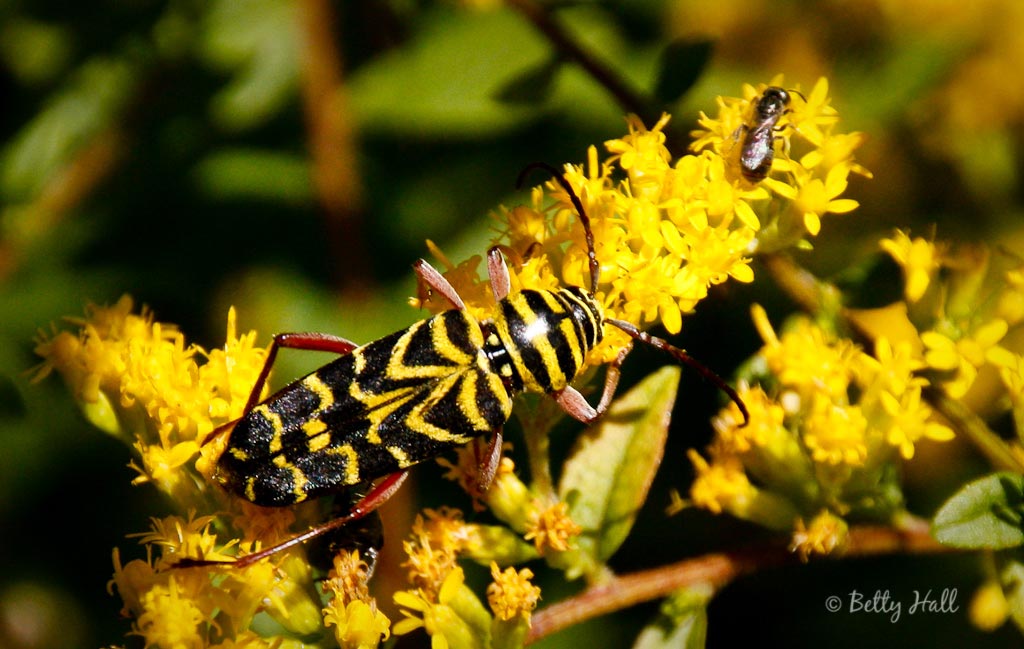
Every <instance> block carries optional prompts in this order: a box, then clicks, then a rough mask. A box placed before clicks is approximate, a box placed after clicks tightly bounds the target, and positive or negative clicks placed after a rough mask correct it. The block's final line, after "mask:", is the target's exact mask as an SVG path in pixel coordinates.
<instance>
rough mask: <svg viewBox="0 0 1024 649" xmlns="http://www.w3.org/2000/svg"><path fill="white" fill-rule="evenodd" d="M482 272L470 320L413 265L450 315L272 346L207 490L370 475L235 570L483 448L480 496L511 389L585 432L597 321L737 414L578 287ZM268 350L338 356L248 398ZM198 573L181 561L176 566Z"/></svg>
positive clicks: (304, 487) (272, 501)
mask: <svg viewBox="0 0 1024 649" xmlns="http://www.w3.org/2000/svg"><path fill="white" fill-rule="evenodd" d="M537 167H540V168H543V169H545V170H547V171H549V172H550V173H551V174H552V175H553V176H554V178H555V179H556V180H557V181H558V182H559V184H560V185H561V186H562V187H563V188H564V189H565V191H566V192H567V193H568V195H569V197H570V199H571V200H572V203H573V205H574V207H575V208H576V211H577V213H578V215H579V218H580V221H581V222H582V224H583V227H584V232H585V234H586V239H587V246H588V259H589V265H590V282H591V287H594V286H596V285H597V279H598V262H597V257H596V254H595V252H594V240H593V233H592V232H591V229H590V221H589V218H588V217H587V215H586V212H585V211H584V209H583V205H582V203H581V201H580V200H579V197H578V196H577V195H576V194H575V192H574V191H573V189H572V186H571V185H570V184H569V183H568V181H567V180H566V179H565V178H564V177H563V176H562V175H561V174H560V173H558V171H557V170H555V169H554V168H552V167H550V166H547V165H543V164H534V165H531V166H530V167H528V168H527V170H526V171H529V170H530V169H533V168H537ZM524 173H525V171H524ZM487 268H488V275H489V277H490V284H491V288H492V290H493V292H494V297H495V301H496V302H497V306H496V309H495V311H494V315H493V317H492V318H491V319H489V320H484V321H478V320H476V319H475V318H474V317H473V316H472V315H470V313H469V311H467V310H466V308H465V304H464V303H463V301H462V298H460V297H459V295H458V293H457V292H456V291H455V289H454V287H452V285H451V284H450V283H449V282H448V280H446V279H445V278H444V277H443V276H442V275H441V273H439V272H438V271H437V270H435V269H434V268H433V267H432V266H431V265H430V264H428V263H427V262H426V261H423V260H419V261H418V262H416V264H415V265H414V270H415V272H416V275H417V276H418V277H419V280H420V281H421V282H422V283H423V284H424V285H425V286H426V287H428V288H429V290H431V291H433V292H435V293H437V294H438V295H440V296H442V297H443V298H444V299H445V300H447V301H448V303H449V304H450V305H451V307H452V308H451V309H450V310H448V311H444V312H442V313H440V314H438V315H435V316H433V317H432V318H428V319H426V320H421V321H420V322H417V323H415V324H413V325H412V326H411V327H409V328H408V329H404V330H402V331H398V332H396V333H393V334H391V335H389V336H385V337H384V338H381V339H380V340H376V341H374V342H371V343H369V344H367V345H364V346H362V347H359V346H357V345H356V344H354V343H352V342H349V341H347V340H345V339H343V338H338V337H335V336H331V335H327V334H321V333H301V334H295V333H286V334H278V335H276V336H274V339H273V342H272V343H271V345H270V347H269V348H268V351H267V358H266V362H265V364H264V367H263V369H262V371H261V372H260V375H259V378H258V379H257V382H256V385H255V387H254V388H253V391H252V394H251V395H250V397H249V402H248V403H247V405H246V408H245V410H244V413H245V414H243V415H242V417H241V418H240V419H238V420H237V421H236V422H233V423H232V424H230V425H229V426H230V427H231V432H230V436H229V438H228V441H227V446H226V449H225V451H224V453H223V455H222V456H221V457H220V459H219V460H218V464H217V470H216V472H215V476H214V477H215V480H216V481H217V482H219V483H220V484H221V485H222V486H223V487H224V488H226V489H227V490H228V491H230V492H231V493H233V494H236V495H238V496H241V497H243V498H246V499H247V500H250V501H252V502H254V503H256V504H258V505H266V506H286V505H292V504H295V503H299V502H302V501H305V500H309V499H313V498H318V497H320V496H323V495H327V494H332V493H338V492H340V491H344V490H346V489H351V488H352V487H354V486H355V485H361V484H364V483H367V482H368V481H372V480H376V479H378V478H384V479H383V480H381V482H379V483H378V484H377V485H376V486H374V487H373V488H372V489H370V490H369V492H368V493H366V495H365V496H364V497H362V498H361V499H360V500H359V501H358V502H356V503H355V504H354V505H353V506H352V507H351V510H350V511H349V512H348V513H347V514H346V515H344V516H341V517H340V518H336V519H333V520H331V521H328V522H327V523H324V524H322V525H319V526H317V527H315V528H312V529H310V530H309V531H307V532H305V533H302V534H299V535H297V536H295V537H293V538H291V539H289V540H287V541H285V542H284V543H282V544H279V545H276V546H273V547H269V548H266V549H264V550H262V551H259V552H256V553H253V554H249V555H246V556H244V557H241V558H240V559H238V561H236V562H235V565H239V566H244V565H249V564H251V563H254V562H256V561H259V560H261V559H263V558H265V557H267V556H269V555H271V554H274V553H276V552H279V551H281V550H284V549H285V548H288V547H291V546H294V545H296V544H299V543H302V542H304V541H306V540H308V539H310V538H313V537H316V536H319V535H321V534H324V533H326V532H328V531H330V530H333V529H337V528H338V527H341V526H343V525H346V524H348V523H350V522H352V521H354V520H356V519H358V518H361V517H363V516H365V515H366V514H368V513H369V512H372V511H373V510H375V509H376V508H377V507H379V506H380V505H381V504H382V503H383V502H384V501H386V500H387V499H388V498H389V497H390V496H391V495H392V494H393V493H394V492H395V491H396V490H397V489H398V488H399V486H400V485H401V483H402V482H403V480H404V479H405V477H406V475H407V471H408V469H409V467H411V466H413V465H415V464H418V463H420V462H423V461H424V460H429V459H432V458H435V457H438V456H439V455H441V454H443V453H445V452H446V451H449V450H451V449H452V448H454V447H457V446H461V445H464V444H467V443H470V442H474V441H477V442H479V441H480V440H483V439H487V438H489V442H488V444H487V446H486V447H485V450H484V451H483V452H482V453H480V454H479V455H478V457H480V466H479V476H478V480H477V482H478V484H479V485H480V488H481V489H482V490H486V488H487V487H488V486H489V484H490V482H491V480H492V478H493V476H494V473H495V471H496V469H497V466H498V462H499V460H500V456H501V439H502V436H501V431H502V427H503V425H504V424H505V422H506V421H507V420H508V418H509V416H510V415H511V411H512V401H513V398H514V397H515V395H516V394H517V393H519V392H523V391H527V392H542V393H546V394H549V395H551V396H552V397H553V398H554V399H555V400H556V401H557V402H558V404H559V405H560V406H561V407H562V409H563V410H565V412H566V413H568V414H570V415H572V416H573V417H575V418H576V419H578V420H580V421H582V422H584V423H591V422H593V421H594V420H595V419H597V418H598V417H600V416H601V415H602V414H603V413H604V412H605V410H606V409H607V408H608V405H609V403H610V402H611V400H612V397H613V395H614V393H615V388H616V386H617V385H618V380H619V367H620V366H621V365H622V362H623V361H624V360H625V357H626V354H627V353H628V351H629V348H626V349H624V350H623V351H622V352H621V353H620V354H619V355H618V357H617V358H616V360H615V361H614V362H613V363H612V364H611V365H610V366H609V367H608V370H607V376H606V379H605V385H604V391H603V393H602V395H601V399H600V401H599V402H598V405H597V406H596V407H595V406H591V405H590V404H589V403H588V402H587V400H586V399H585V398H584V397H583V395H582V394H580V393H579V392H578V391H577V390H576V389H575V388H573V387H572V385H571V383H572V381H573V379H574V378H575V377H576V375H577V373H578V372H579V371H580V369H581V367H582V366H583V363H584V358H585V357H586V355H587V353H588V352H589V351H590V350H591V349H593V348H594V346H595V345H597V344H598V343H599V342H600V341H601V339H602V338H603V335H604V326H605V325H606V324H610V325H613V326H615V327H618V328H620V329H622V330H623V331H625V332H626V333H627V334H629V336H631V337H632V338H633V339H634V340H640V341H642V342H645V343H647V344H650V345H653V346H655V347H657V348H659V349H661V350H663V351H665V352H667V353H669V354H671V355H672V356H673V357H674V358H676V359H677V360H680V361H682V362H685V363H688V364H690V365H693V366H694V367H696V368H697V369H698V370H699V371H700V372H701V373H702V374H703V375H704V376H705V377H706V378H708V379H709V380H711V381H712V382H713V383H714V384H715V385H717V386H718V387H720V388H721V389H723V390H724V391H725V392H726V393H727V394H728V395H729V396H730V398H732V399H733V401H735V402H736V403H737V404H738V405H739V406H740V409H741V410H742V411H743V414H744V416H746V409H745V408H744V406H743V403H742V402H741V401H740V399H739V397H738V395H737V394H736V392H735V391H734V390H732V389H731V388H730V387H728V386H727V385H726V384H725V383H724V381H722V379H721V378H719V377H718V376H717V375H715V374H714V373H712V372H711V371H710V370H708V369H707V368H704V367H703V366H702V365H700V364H698V363H696V362H695V361H693V360H692V359H691V358H690V357H689V356H687V355H686V353H685V352H683V351H682V350H680V349H678V348H676V347H673V346H672V345H670V344H669V343H667V342H666V341H664V340H661V339H660V338H655V337H653V336H650V335H648V334H646V333H644V332H641V331H639V330H637V328H636V327H634V326H633V325H632V324H630V323H628V322H624V321H620V320H614V319H610V318H605V317H604V315H603V313H602V310H601V307H600V305H599V304H598V303H597V301H596V300H595V299H594V297H593V295H592V294H591V293H590V292H589V291H587V290H585V289H582V288H579V287H568V288H562V289H559V290H557V291H538V290H523V291H519V292H515V293H513V292H511V290H510V280H509V272H508V267H507V266H506V263H505V259H504V257H503V255H502V253H501V252H500V251H499V250H498V248H496V247H495V248H491V249H490V250H489V251H488V254H487ZM282 347H286V348H295V349H305V350H318V351H330V352H335V353H338V354H340V355H341V356H340V358H338V359H336V360H334V361H332V362H331V363H328V364H327V365H325V366H323V367H321V368H320V369H318V370H316V371H314V372H312V373H311V374H309V375H307V376H306V377H304V378H301V379H299V380H297V381H295V382H294V383H291V384H289V385H288V386H286V387H284V388H283V389H281V390H280V391H278V392H277V393H275V394H274V395H272V396H271V397H269V398H267V399H266V400H264V401H262V402H260V401H259V395H260V393H261V391H262V388H263V385H264V384H265V382H266V380H267V376H268V374H269V373H270V369H271V367H272V366H273V364H274V359H275V358H276V355H277V352H278V350H279V349H280V348H282ZM226 428H227V427H225V429H226ZM219 432H220V431H214V434H215V435H216V434H219ZM206 563H209V562H205V561H202V560H184V561H183V563H182V564H179V565H182V566H195V565H205V564H206Z"/></svg>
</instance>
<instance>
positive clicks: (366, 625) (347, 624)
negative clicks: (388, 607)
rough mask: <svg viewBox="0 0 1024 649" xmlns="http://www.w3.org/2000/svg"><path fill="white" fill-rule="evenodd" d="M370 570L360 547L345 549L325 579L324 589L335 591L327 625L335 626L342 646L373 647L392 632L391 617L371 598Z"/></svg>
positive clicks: (348, 648) (326, 613)
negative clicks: (360, 552)
mask: <svg viewBox="0 0 1024 649" xmlns="http://www.w3.org/2000/svg"><path fill="white" fill-rule="evenodd" d="M369 572H370V569H369V567H368V566H367V565H366V562H364V561H363V560H362V559H361V558H360V557H359V551H358V550H353V551H351V552H349V551H345V550H342V551H341V552H339V553H338V554H337V555H335V557H334V566H333V568H332V570H331V572H330V574H329V575H328V576H327V580H326V581H324V591H325V592H329V593H331V598H330V600H329V601H328V602H327V605H326V606H325V607H324V609H323V615H324V624H325V625H326V626H333V627H334V637H335V639H336V640H337V641H338V645H339V646H340V647H342V649H373V648H374V647H377V646H378V645H379V644H380V642H381V640H387V639H388V638H389V637H390V635H391V620H389V619H388V618H387V616H386V615H384V614H383V613H381V612H380V611H379V610H378V609H377V602H376V601H375V600H374V599H373V598H372V597H370V591H369V587H368V585H367V582H368V580H369Z"/></svg>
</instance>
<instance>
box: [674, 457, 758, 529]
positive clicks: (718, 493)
mask: <svg viewBox="0 0 1024 649" xmlns="http://www.w3.org/2000/svg"><path fill="white" fill-rule="evenodd" d="M686 455H687V457H689V458H690V462H691V463H692V464H693V468H694V470H695V471H696V472H697V476H696V478H695V479H694V481H693V486H691V487H690V499H691V500H692V501H693V504H694V505H696V506H697V507H701V508H703V509H707V510H708V511H710V512H713V513H715V514H721V513H722V510H723V509H728V510H730V511H731V510H733V509H738V510H744V509H746V508H747V507H748V506H749V503H750V501H752V500H753V499H754V496H755V494H756V490H755V488H754V486H753V485H752V484H750V480H749V479H747V475H746V473H744V472H743V465H742V463H741V462H740V461H739V459H738V458H736V457H734V456H725V457H721V458H717V459H716V461H715V463H714V464H709V463H708V461H707V460H705V459H704V458H703V457H701V455H700V453H698V452H697V451H695V450H693V449H689V450H688V451H687V452H686Z"/></svg>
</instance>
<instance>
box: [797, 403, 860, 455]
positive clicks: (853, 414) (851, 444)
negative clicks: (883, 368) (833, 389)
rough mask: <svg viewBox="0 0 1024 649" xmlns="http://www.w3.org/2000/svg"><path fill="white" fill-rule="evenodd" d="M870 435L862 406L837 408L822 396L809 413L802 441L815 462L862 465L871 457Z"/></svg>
mask: <svg viewBox="0 0 1024 649" xmlns="http://www.w3.org/2000/svg"><path fill="white" fill-rule="evenodd" d="M867 433H868V423H867V420H866V419H865V418H864V415H863V413H862V412H861V409H860V407H859V406H842V405H838V404H835V403H832V402H831V401H830V400H829V399H828V398H827V397H826V396H824V395H820V396H817V397H815V398H814V399H813V404H812V406H811V408H810V412H809V413H808V414H807V421H806V422H805V424H804V429H803V440H804V443H805V444H806V445H807V448H808V450H809V451H810V452H811V457H812V458H813V459H814V461H815V462H821V463H824V464H830V465H839V464H845V465H850V466H860V465H862V464H863V463H864V461H865V459H867V456H868V450H869V449H868V441H867Z"/></svg>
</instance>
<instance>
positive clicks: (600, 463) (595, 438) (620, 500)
mask: <svg viewBox="0 0 1024 649" xmlns="http://www.w3.org/2000/svg"><path fill="white" fill-rule="evenodd" d="M679 374H680V370H679V368H678V367H675V366H669V367H665V368H662V369H661V370H658V371H657V372H655V373H654V374H651V375H650V376H648V377H647V378H646V379H644V380H643V381H641V382H640V383H639V384H637V385H636V387H634V388H633V389H632V390H630V391H629V392H628V393H626V394H625V395H623V396H622V397H620V398H618V399H616V401H615V402H614V403H612V405H611V407H610V408H609V409H608V412H607V413H606V414H605V416H604V417H603V418H602V419H601V420H600V421H599V422H598V423H597V424H596V425H594V426H592V427H591V428H590V429H589V430H587V432H586V433H584V434H583V435H582V436H581V437H580V439H579V440H578V441H577V443H576V447H575V448H574V450H573V452H572V454H571V455H570V457H569V459H568V460H567V461H566V463H565V467H564V470H563V472H562V480H561V484H560V485H559V490H558V492H559V496H560V497H561V498H562V499H563V500H566V501H567V502H568V503H569V507H570V515H571V516H572V519H573V521H574V522H576V524H578V525H579V526H581V527H582V528H583V534H582V535H581V536H580V538H579V540H578V548H579V550H580V551H581V552H583V553H584V554H586V555H589V558H590V559H592V560H593V561H594V562H595V563H596V564H598V565H600V564H603V563H604V562H605V561H606V560H607V559H608V558H609V557H611V555H612V554H614V553H615V551H616V550H617V549H618V548H619V546H620V545H621V544H622V542H623V541H624V540H625V539H626V536H627V535H628V534H629V531H630V529H631V528H632V526H633V522H634V521H635V520H636V515H637V512H639V510H640V507H641V506H642V505H643V503H644V500H646V498H647V490H648V489H649V488H650V486H651V481H652V480H653V479H654V474H655V472H656V471H657V470H658V465H659V464H661V458H662V454H663V452H664V447H665V438H666V437H667V435H668V425H669V421H670V419H671V417H672V406H673V405H674V404H675V400H676V391H677V390H678V387H679Z"/></svg>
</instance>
